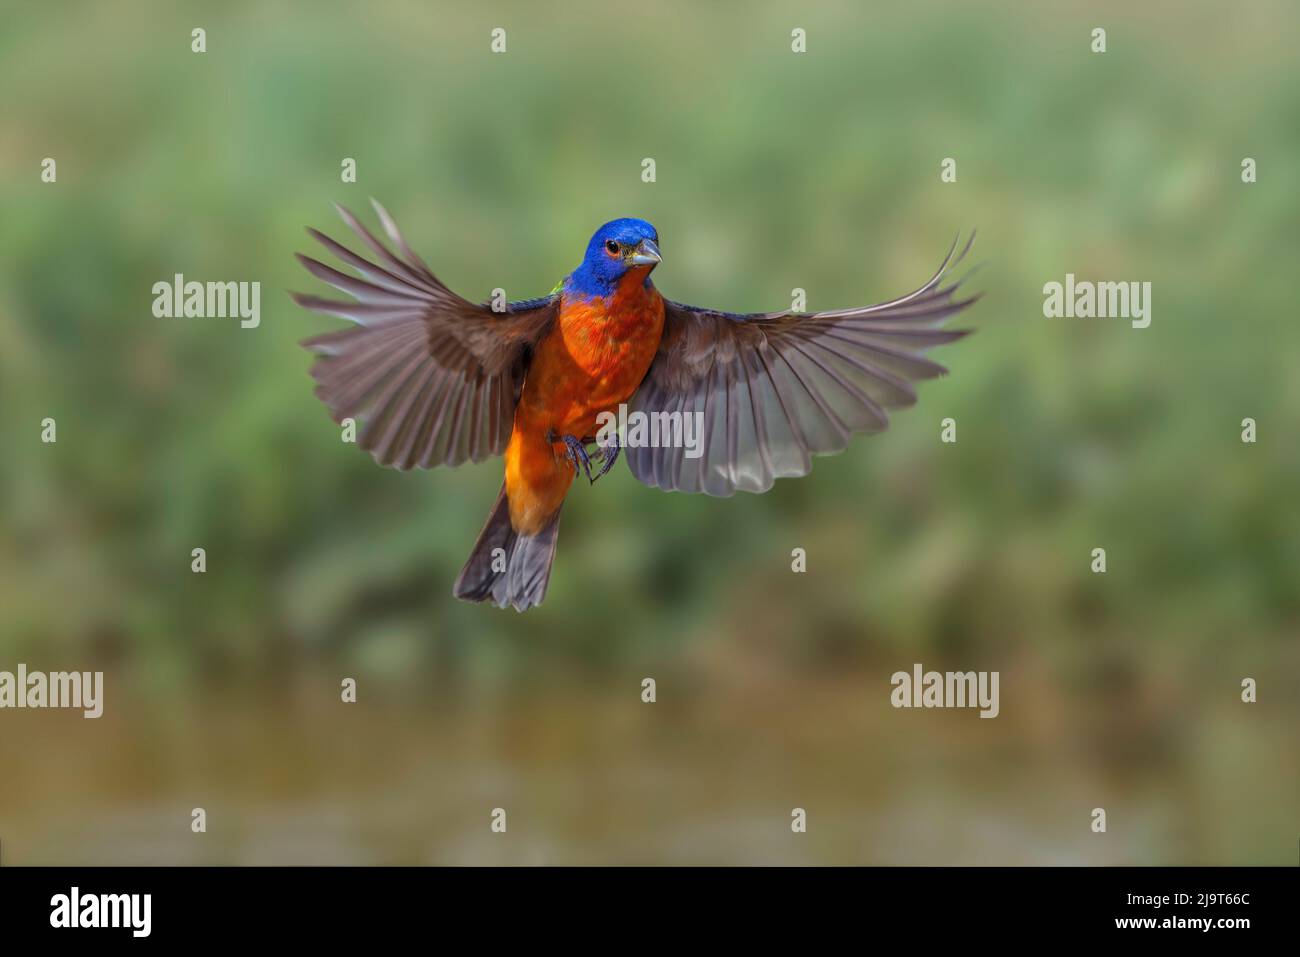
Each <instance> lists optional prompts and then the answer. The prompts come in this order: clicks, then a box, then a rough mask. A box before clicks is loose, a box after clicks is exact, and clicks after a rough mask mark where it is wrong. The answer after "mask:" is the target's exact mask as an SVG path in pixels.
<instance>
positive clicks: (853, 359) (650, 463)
mask: <svg viewBox="0 0 1300 957" xmlns="http://www.w3.org/2000/svg"><path fill="white" fill-rule="evenodd" d="M974 239H975V236H974V234H973V233H972V235H971V237H970V240H969V241H967V243H966V246H965V248H964V249H963V250H962V252H961V254H960V255H958V256H956V257H955V258H954V256H953V253H954V252H956V249H957V243H956V242H955V241H954V243H953V247H952V249H951V250H949V252H948V255H947V257H946V258H945V259H944V261H943V265H941V266H940V267H939V270H938V272H936V273H935V274H934V277H933V278H932V279H931V280H930V281H929V282H927V283H926V284H925V285H924V286H922V287H921V288H920V289H917V290H916V291H915V292H913V293H910V294H909V295H906V296H903V297H901V298H899V299H894V300H892V301H890V302H883V303H880V304H878V305H874V306H864V307H861V308H856V309H838V310H835V311H833V312H816V313H810V314H797V313H791V312H769V313H760V314H750V315H738V314H736V313H728V312H718V311H715V310H712V309H698V308H696V307H694V306H684V305H682V304H680V303H676V302H670V301H665V315H664V334H663V340H662V342H661V344H660V347H659V352H658V354H657V355H656V356H655V360H654V362H653V364H652V365H651V366H650V371H649V372H648V373H647V374H646V378H645V380H644V381H643V382H642V383H641V386H640V388H639V389H638V390H637V392H636V394H635V395H634V396H633V397H632V401H631V402H630V403H629V407H630V409H631V410H632V411H639V412H645V413H648V414H651V415H661V416H662V414H664V413H667V414H668V415H669V416H670V417H671V418H667V419H664V418H661V419H660V421H661V422H662V423H664V424H665V425H666V424H669V423H671V424H672V425H673V427H674V428H676V427H677V426H676V423H677V421H678V420H677V417H676V415H675V414H680V415H681V417H682V420H683V424H684V425H689V422H685V421H684V420H685V419H686V418H687V417H691V416H694V417H695V418H696V419H697V420H698V421H699V422H700V423H701V430H702V431H701V436H700V442H699V449H698V450H699V451H700V452H701V454H699V455H698V456H697V457H694V458H692V457H690V456H689V455H688V452H689V451H690V450H688V449H687V448H686V447H685V445H684V443H682V442H676V443H675V447H663V448H650V447H645V446H642V447H638V448H629V449H628V450H627V458H628V463H629V464H630V466H631V468H632V474H633V475H635V476H636V477H637V479H639V480H640V481H642V482H644V483H645V484H646V485H650V486H654V487H657V488H662V489H666V490H669V491H674V490H675V491H681V492H705V493H707V494H709V495H722V496H726V495H732V494H733V493H735V492H736V491H737V490H740V491H744V492H765V491H767V490H768V489H769V488H771V487H772V483H773V482H775V481H776V480H777V479H779V478H787V477H790V476H796V475H807V474H808V472H809V471H811V470H812V456H814V455H829V454H831V453H834V452H840V451H843V449H844V447H845V446H846V445H848V442H849V437H850V436H851V435H853V434H854V433H855V432H881V431H884V430H885V429H886V428H887V427H888V425H889V419H888V416H887V415H886V413H885V410H886V409H887V408H892V407H897V406H906V405H911V404H912V403H914V402H915V401H916V391H915V390H914V389H913V387H912V384H911V383H912V381H913V380H916V379H928V378H933V377H935V376H938V375H942V374H943V373H945V372H947V371H948V370H947V369H945V368H944V367H943V366H941V365H939V364H938V363H936V362H933V361H932V360H930V359H927V358H926V357H925V356H924V354H923V353H924V352H925V351H926V350H927V349H928V348H930V347H931V346H936V345H939V344H941V343H945V342H951V341H953V340H954V339H959V338H961V337H962V336H964V335H966V334H967V331H962V330H948V329H943V328H940V327H941V325H942V324H943V322H944V320H946V319H947V318H948V317H949V316H951V315H953V314H954V313H956V312H959V311H960V310H962V309H964V308H966V307H967V306H969V305H970V304H971V303H972V302H974V301H975V300H976V299H978V298H979V297H978V296H972V297H970V298H967V299H959V298H957V297H956V293H957V288H958V286H959V285H960V282H952V283H950V284H948V285H945V284H944V281H945V280H946V279H949V278H951V273H952V270H953V269H954V267H955V266H956V265H957V263H959V262H960V261H961V260H962V258H963V257H964V256H965V255H966V253H967V252H968V251H969V250H970V246H971V242H973V241H974ZM659 431H660V433H661V434H662V432H663V431H664V430H663V429H660V430H659ZM683 434H686V435H689V433H683Z"/></svg>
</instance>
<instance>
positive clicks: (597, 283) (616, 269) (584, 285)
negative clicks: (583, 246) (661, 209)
mask: <svg viewBox="0 0 1300 957" xmlns="http://www.w3.org/2000/svg"><path fill="white" fill-rule="evenodd" d="M658 263H659V233H658V231H657V230H656V229H655V228H654V227H653V226H651V225H650V224H649V223H647V222H646V221H645V220H644V219H615V220H613V221H611V222H608V223H606V224H605V225H604V226H601V227H600V229H598V230H596V233H595V235H593V236H592V237H591V242H589V243H588V244H587V255H586V256H585V257H584V258H583V260H582V265H580V266H579V267H578V268H577V269H575V270H574V271H573V274H572V275H571V276H569V279H568V282H567V283H566V288H567V289H568V290H570V291H571V292H574V293H577V294H578V295H581V296H607V295H609V294H610V293H612V292H613V291H614V289H615V287H616V286H617V285H618V282H619V280H620V279H622V278H623V277H624V276H625V275H627V273H628V271H629V270H632V269H639V270H641V271H642V272H644V274H645V281H646V282H647V283H649V282H650V270H652V269H654V267H655V266H656V265H657V264H658Z"/></svg>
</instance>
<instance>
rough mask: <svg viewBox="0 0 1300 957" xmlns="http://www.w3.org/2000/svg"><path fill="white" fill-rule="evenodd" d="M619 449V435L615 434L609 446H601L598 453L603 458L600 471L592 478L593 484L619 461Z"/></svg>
mask: <svg viewBox="0 0 1300 957" xmlns="http://www.w3.org/2000/svg"><path fill="white" fill-rule="evenodd" d="M618 450H619V445H618V436H614V437H613V438H612V439H610V444H609V445H608V446H601V449H600V451H599V452H597V453H596V454H597V455H599V456H600V460H601V461H600V471H599V472H597V473H596V476H595V478H593V479H592V480H591V484H592V485H595V484H596V479H598V478H600V477H601V476H602V475H604V474H605V473H606V472H608V471H609V470H610V469H612V468H613V467H614V463H615V462H617V461H618Z"/></svg>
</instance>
